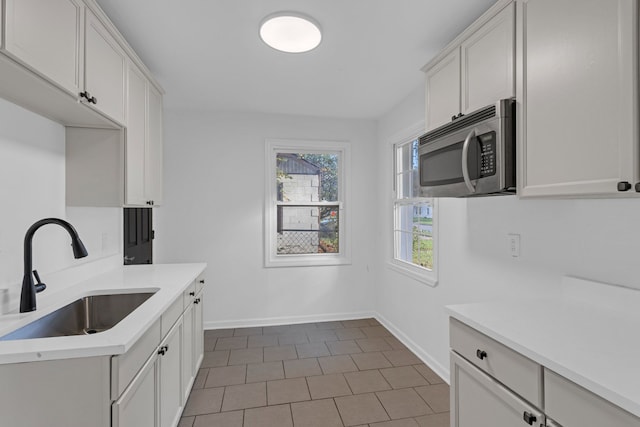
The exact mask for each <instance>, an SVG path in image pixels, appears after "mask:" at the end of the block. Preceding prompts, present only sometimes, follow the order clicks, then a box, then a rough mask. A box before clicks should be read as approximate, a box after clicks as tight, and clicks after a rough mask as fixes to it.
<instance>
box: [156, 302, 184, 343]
mask: <svg viewBox="0 0 640 427" xmlns="http://www.w3.org/2000/svg"><path fill="white" fill-rule="evenodd" d="M182 311H183V307H182V297H180V298H178V299H176V300H175V301H174V302H173V303H172V304H171V306H170V307H169V308H168V309H167V311H165V312H164V313H163V314H162V328H161V330H162V337H165V336H166V335H167V334H168V333H169V330H170V329H171V327H172V326H173V325H174V323H176V320H178V318H179V317H180V315H181V314H182Z"/></svg>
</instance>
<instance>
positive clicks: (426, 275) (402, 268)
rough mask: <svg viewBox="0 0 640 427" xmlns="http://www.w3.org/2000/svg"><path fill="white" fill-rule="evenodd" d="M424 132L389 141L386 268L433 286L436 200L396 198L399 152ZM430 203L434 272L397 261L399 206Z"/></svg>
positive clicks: (435, 274)
mask: <svg viewBox="0 0 640 427" xmlns="http://www.w3.org/2000/svg"><path fill="white" fill-rule="evenodd" d="M423 133H424V130H423V126H422V125H418V126H416V127H415V128H414V129H412V130H410V131H407V132H404V135H403V136H399V137H396V138H393V139H392V140H391V143H390V145H391V149H392V154H393V155H392V156H391V159H392V160H391V162H392V164H391V171H392V183H393V186H392V196H391V253H390V260H389V262H388V266H389V267H390V268H391V269H392V270H394V271H397V272H399V273H401V274H403V275H405V276H408V277H410V278H412V279H414V280H416V281H418V282H420V283H424V284H426V285H428V286H431V287H435V286H437V285H438V252H439V250H438V247H439V232H438V228H439V224H438V222H439V217H438V210H439V209H438V199H437V198H428V197H413V198H398V190H399V189H398V186H399V184H400V182H399V176H400V173H401V171H400V170H399V167H400V164H399V158H398V151H399V150H400V149H401V147H403V146H404V145H406V144H411V143H413V141H415V140H417V139H418V138H419V137H420V135H422V134H423ZM425 202H426V203H430V204H431V206H432V218H433V226H432V239H433V269H431V270H429V269H427V268H425V267H421V266H419V265H416V264H414V263H411V262H408V261H405V260H403V259H400V258H397V256H396V255H397V253H398V237H397V234H396V231H397V230H398V228H399V227H398V211H399V208H400V207H401V206H416V205H418V204H421V203H425Z"/></svg>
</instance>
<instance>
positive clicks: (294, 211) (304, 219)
mask: <svg viewBox="0 0 640 427" xmlns="http://www.w3.org/2000/svg"><path fill="white" fill-rule="evenodd" d="M343 156H344V152H343V151H342V150H340V149H338V150H333V149H324V148H321V147H317V148H315V147H309V145H308V144H304V145H302V146H293V145H292V146H291V147H287V146H274V147H272V148H271V150H270V153H269V161H270V162H271V164H270V165H269V166H270V167H269V170H270V176H269V177H268V179H269V181H270V183H269V188H270V194H269V196H268V198H269V199H270V200H271V204H270V206H267V210H268V212H267V213H268V221H269V224H268V230H269V235H268V236H267V241H268V248H267V250H268V252H269V253H268V256H269V257H268V258H267V265H269V264H270V262H271V261H275V263H277V264H281V263H283V262H285V263H286V262H287V261H286V260H289V261H292V262H294V263H296V264H299V263H304V262H305V260H307V261H311V262H310V264H309V265H318V262H316V261H313V260H312V258H315V259H318V258H322V257H323V256H324V257H325V258H328V259H331V258H332V257H334V258H335V257H339V256H340V255H343V254H344V245H345V242H344V241H343V237H344V232H343V231H344V230H343V227H344V221H343V216H344V206H343V202H344V190H343V180H344V172H343V170H344V169H343V165H342V162H343ZM321 263H322V264H324V263H326V262H321ZM329 263H335V262H329ZM301 265H302V264H301Z"/></svg>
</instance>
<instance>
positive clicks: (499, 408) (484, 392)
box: [451, 351, 544, 427]
mask: <svg viewBox="0 0 640 427" xmlns="http://www.w3.org/2000/svg"><path fill="white" fill-rule="evenodd" d="M451 405H452V407H451V426H452V427H477V426H492V427H515V426H523V427H527V426H529V425H541V424H542V425H544V416H543V414H542V413H541V412H540V411H538V410H537V409H535V408H534V407H533V406H531V405H529V404H528V403H526V402H525V401H524V400H522V399H520V398H519V397H518V396H516V395H515V394H513V393H512V392H511V391H510V390H508V389H507V388H505V387H504V386H502V385H501V384H500V383H498V382H497V381H496V380H494V379H493V378H491V377H489V376H488V375H485V374H484V373H482V372H481V371H480V370H479V369H477V368H476V367H474V366H473V365H472V364H470V363H469V362H467V361H466V360H464V359H463V358H462V357H460V356H458V355H457V354H456V353H455V352H453V351H452V352H451ZM527 417H529V420H530V421H531V423H527V422H526V421H525V418H527Z"/></svg>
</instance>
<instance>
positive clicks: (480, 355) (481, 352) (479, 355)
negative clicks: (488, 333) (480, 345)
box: [476, 349, 487, 360]
mask: <svg viewBox="0 0 640 427" xmlns="http://www.w3.org/2000/svg"><path fill="white" fill-rule="evenodd" d="M476 357H477V358H478V359H480V360H484V358H485V357H487V352H486V351H484V350H480V349H477V350H476Z"/></svg>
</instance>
